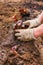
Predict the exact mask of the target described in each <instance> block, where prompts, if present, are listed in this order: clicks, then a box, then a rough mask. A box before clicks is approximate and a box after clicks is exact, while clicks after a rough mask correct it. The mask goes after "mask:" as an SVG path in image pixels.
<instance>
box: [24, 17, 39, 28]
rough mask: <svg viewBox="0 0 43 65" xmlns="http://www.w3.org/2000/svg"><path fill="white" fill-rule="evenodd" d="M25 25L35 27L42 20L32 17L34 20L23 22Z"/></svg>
mask: <svg viewBox="0 0 43 65" xmlns="http://www.w3.org/2000/svg"><path fill="white" fill-rule="evenodd" d="M23 24H24V25H28V26H29V28H32V27H35V26H38V25H40V21H39V20H38V18H35V19H32V20H27V21H25V22H23Z"/></svg>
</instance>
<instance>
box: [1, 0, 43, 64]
mask: <svg viewBox="0 0 43 65" xmlns="http://www.w3.org/2000/svg"><path fill="white" fill-rule="evenodd" d="M20 7H25V8H28V9H29V11H30V16H29V17H25V18H23V21H25V20H28V19H33V18H35V17H36V16H37V15H38V14H39V13H41V12H42V11H43V1H41V0H40V1H39V2H38V1H35V0H34V1H33V0H31V1H28V0H27V2H21V3H0V65H43V38H38V39H37V40H36V41H34V40H32V41H30V42H21V41H18V40H15V39H14V35H13V34H14V33H13V27H12V25H13V24H14V21H13V20H10V19H9V18H10V17H12V16H13V15H14V14H15V8H16V9H17V10H18V9H19V8H20ZM13 46H14V48H15V52H17V53H16V54H15V55H14V54H12V53H11V52H12V51H11V50H12V49H11V48H12V47H13Z"/></svg>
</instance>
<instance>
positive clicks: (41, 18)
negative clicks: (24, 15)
mask: <svg viewBox="0 0 43 65" xmlns="http://www.w3.org/2000/svg"><path fill="white" fill-rule="evenodd" d="M38 20H39V21H40V22H41V23H42V22H43V12H42V13H41V14H40V15H39V17H38Z"/></svg>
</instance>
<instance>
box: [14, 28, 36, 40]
mask: <svg viewBox="0 0 43 65" xmlns="http://www.w3.org/2000/svg"><path fill="white" fill-rule="evenodd" d="M15 32H16V33H15V36H16V37H17V39H19V40H21V41H30V40H32V39H35V37H34V34H33V32H34V29H16V30H15Z"/></svg>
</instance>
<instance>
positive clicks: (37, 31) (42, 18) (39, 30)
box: [15, 12, 43, 41]
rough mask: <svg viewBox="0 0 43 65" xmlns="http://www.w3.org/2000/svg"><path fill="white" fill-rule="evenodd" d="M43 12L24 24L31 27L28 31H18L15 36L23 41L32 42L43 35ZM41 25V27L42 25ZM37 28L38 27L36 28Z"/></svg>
mask: <svg viewBox="0 0 43 65" xmlns="http://www.w3.org/2000/svg"><path fill="white" fill-rule="evenodd" d="M42 23H43V12H42V13H41V14H40V15H39V16H38V17H37V18H35V19H33V20H27V21H25V22H24V23H23V24H24V25H29V24H30V25H29V28H28V29H16V30H15V31H16V33H15V36H16V37H17V39H19V40H21V41H30V40H32V39H36V38H38V37H40V36H42V35H43V24H42ZM40 24H41V25H40ZM35 26H37V27H36V28H35Z"/></svg>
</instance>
